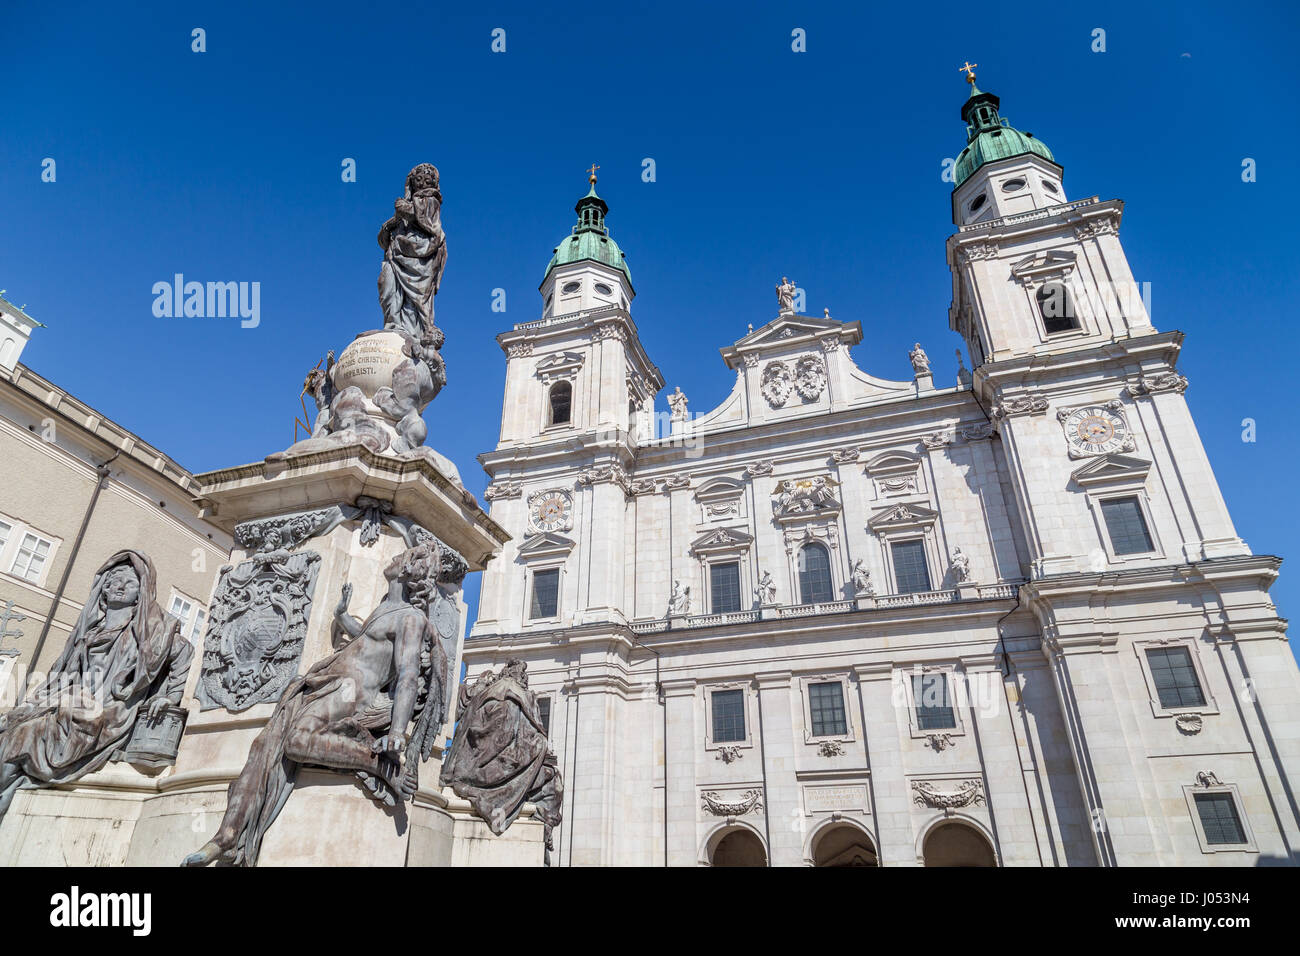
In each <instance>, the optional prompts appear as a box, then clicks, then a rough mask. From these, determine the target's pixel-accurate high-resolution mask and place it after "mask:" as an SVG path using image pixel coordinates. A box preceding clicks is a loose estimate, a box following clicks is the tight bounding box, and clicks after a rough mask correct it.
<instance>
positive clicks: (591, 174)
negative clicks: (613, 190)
mask: <svg viewBox="0 0 1300 956" xmlns="http://www.w3.org/2000/svg"><path fill="white" fill-rule="evenodd" d="M598 169H600V167H599V166H597V165H596V164H595V163H592V164H591V169H589V170H587V174H588V175H587V182H589V183H591V184H592V185H593V186H594V185H596V170H598Z"/></svg>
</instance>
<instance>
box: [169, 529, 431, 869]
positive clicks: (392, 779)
mask: <svg viewBox="0 0 1300 956" xmlns="http://www.w3.org/2000/svg"><path fill="white" fill-rule="evenodd" d="M442 571H443V568H442V560H441V556H440V550H439V548H438V546H437V544H436V543H435V542H434V541H433V540H426V541H425V542H423V543H420V544H416V545H415V546H413V547H410V548H408V549H407V550H406V551H403V552H402V553H401V554H399V555H397V556H396V557H395V558H394V559H393V560H392V561H391V562H389V564H388V566H387V567H386V568H384V577H385V578H386V579H387V581H388V593H387V594H385V595H384V598H383V600H382V601H380V603H379V606H378V607H376V608H375V609H374V611H372V612H371V613H370V616H369V617H367V618H366V619H365V621H364V622H362V621H360V620H358V619H357V618H355V617H353V616H352V615H351V614H349V613H348V604H349V603H350V601H351V599H352V585H351V584H345V585H344V586H343V589H342V596H341V598H340V600H339V603H338V607H337V608H335V612H334V614H335V638H336V643H340V644H342V647H341V648H340V649H339V650H338V651H336V652H335V653H334V654H332V655H330V656H329V657H326V658H325V659H323V660H321V661H319V662H317V663H316V664H315V665H314V666H313V667H312V668H311V670H309V671H308V672H307V673H306V674H304V675H303V676H301V677H299V678H297V679H296V680H295V681H293V682H292V683H291V684H289V686H288V687H287V688H286V689H285V691H284V694H283V696H281V698H280V701H279V703H278V704H277V705H276V708H275V712H274V713H273V714H272V715H271V719H270V720H269V721H268V722H267V724H266V726H265V727H264V728H263V729H262V732H261V733H260V734H258V736H257V739H256V740H254V741H253V746H252V748H251V749H250V750H249V754H248V762H247V763H246V764H245V765H244V769H243V770H242V771H241V772H240V774H239V777H238V778H237V779H236V780H235V781H234V782H233V783H231V785H230V790H229V795H228V797H227V803H226V813H225V816H224V817H223V819H222V821H221V825H220V827H219V828H218V829H217V833H216V835H215V836H214V837H213V838H212V839H211V840H210V841H209V842H208V843H206V844H205V845H204V846H203V847H202V848H201V849H199V850H198V851H197V852H195V853H192V854H190V855H189V856H188V857H186V858H185V860H184V861H183V865H185V866H206V865H207V864H209V863H212V862H213V861H218V862H221V863H227V864H234V865H242V866H253V865H255V864H256V863H257V857H258V853H259V852H260V850H261V845H262V839H263V837H264V836H265V835H266V831H267V830H268V829H269V828H270V826H271V824H272V823H274V822H275V818H276V816H278V814H279V812H280V809H281V808H282V807H283V806H284V803H285V801H286V800H287V799H288V797H289V794H290V792H291V791H292V790H293V785H294V778H295V776H296V775H297V771H298V768H299V767H300V766H302V765H303V764H310V765H313V766H320V767H328V768H331V769H335V770H342V771H350V772H352V773H355V774H356V775H357V777H358V779H359V780H360V782H361V784H362V786H363V787H364V788H365V789H366V790H367V791H368V792H369V793H370V795H371V796H372V797H373V798H374V799H375V800H376V801H377V802H378V803H380V804H381V805H383V806H388V807H392V806H396V805H397V804H398V803H399V802H402V801H404V800H406V799H408V798H410V797H411V796H412V795H413V794H414V793H415V790H416V788H417V786H418V785H419V776H418V775H419V767H420V763H421V761H423V760H427V759H428V757H429V755H430V754H431V753H432V751H433V745H434V742H435V741H436V739H437V737H438V733H439V731H440V730H441V728H442V724H443V722H444V720H445V718H446V710H447V682H448V663H447V656H446V652H445V651H444V650H443V645H442V642H441V641H440V640H439V639H438V634H437V633H436V631H435V627H434V625H433V624H432V622H431V621H430V607H431V605H433V604H434V603H435V602H436V601H437V599H438V597H439V587H438V581H439V578H440V576H441V575H442ZM412 723H414V731H413V732H412V733H411V734H409V736H408V733H407V729H408V727H409V726H410V725H411V724H412Z"/></svg>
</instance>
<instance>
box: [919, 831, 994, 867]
mask: <svg viewBox="0 0 1300 956" xmlns="http://www.w3.org/2000/svg"><path fill="white" fill-rule="evenodd" d="M921 856H922V858H923V859H924V861H925V865H926V866H997V865H998V860H997V854H995V853H994V852H993V845H992V844H991V843H989V841H988V838H987V837H986V836H985V835H984V834H983V833H981V832H980V831H979V830H977V829H975V828H974V827H972V826H967V825H966V824H965V823H956V822H949V823H941V824H939V825H938V826H936V827H935V828H934V829H932V830H931V831H930V832H929V833H927V834H926V835H925V842H924V843H923V844H922V849H921Z"/></svg>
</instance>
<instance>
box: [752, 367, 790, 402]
mask: <svg viewBox="0 0 1300 956" xmlns="http://www.w3.org/2000/svg"><path fill="white" fill-rule="evenodd" d="M760 382H761V385H760V387H761V390H762V392H763V397H764V398H766V399H767V403H768V404H769V405H771V406H772V407H773V408H780V407H781V406H782V405H784V404H785V403H786V402H787V401H788V400H789V398H790V392H791V391H792V390H793V389H794V378H793V376H792V375H791V374H790V366H788V365H786V364H785V363H784V362H768V363H767V365H766V367H764V369H763V377H762V379H761V380H760Z"/></svg>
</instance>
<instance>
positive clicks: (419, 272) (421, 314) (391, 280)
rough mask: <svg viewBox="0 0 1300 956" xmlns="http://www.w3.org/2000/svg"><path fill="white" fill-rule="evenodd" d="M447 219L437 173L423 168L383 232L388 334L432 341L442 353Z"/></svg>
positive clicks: (382, 301) (409, 179)
mask: <svg viewBox="0 0 1300 956" xmlns="http://www.w3.org/2000/svg"><path fill="white" fill-rule="evenodd" d="M441 213H442V193H441V192H439V190H438V170H437V167H435V166H433V165H431V164H429V163H421V164H420V165H419V166H416V167H415V168H414V169H412V170H411V171H410V173H408V174H407V176H406V195H405V196H404V197H403V198H401V199H398V200H397V201H396V202H394V203H393V217H392V218H391V219H389V220H388V221H387V222H386V223H384V226H383V228H382V229H380V230H379V245H380V246H382V247H383V249H384V264H383V265H382V266H381V267H380V269H379V305H380V308H382V309H383V311H384V328H385V329H392V330H394V331H398V332H405V333H406V334H407V335H409V336H411V338H413V339H415V341H417V342H420V341H422V340H423V339H424V338H425V337H431V339H432V341H434V343H435V346H436V347H438V348H441V346H442V336H441V333H440V332H439V331H438V329H437V328H436V327H435V326H434V324H433V297H434V296H435V295H437V294H438V286H439V284H441V282H442V270H443V268H445V267H446V265H447V237H446V235H445V234H444V233H443V231H442V215H441Z"/></svg>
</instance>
